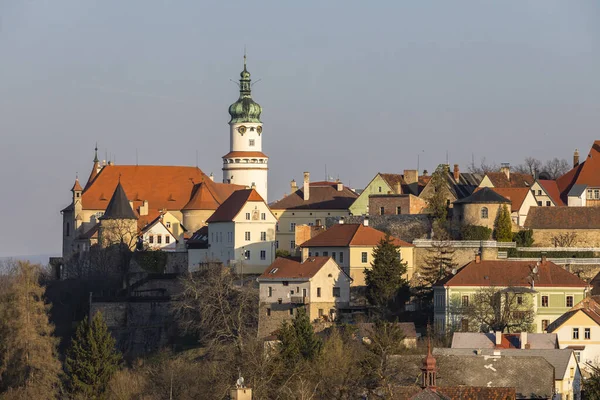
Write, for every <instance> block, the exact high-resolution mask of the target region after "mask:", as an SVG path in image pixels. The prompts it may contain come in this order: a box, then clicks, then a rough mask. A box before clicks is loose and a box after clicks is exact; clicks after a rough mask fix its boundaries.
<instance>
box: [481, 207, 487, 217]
mask: <svg viewBox="0 0 600 400" xmlns="http://www.w3.org/2000/svg"><path fill="white" fill-rule="evenodd" d="M487 218H488V209H487V207H481V219H487Z"/></svg>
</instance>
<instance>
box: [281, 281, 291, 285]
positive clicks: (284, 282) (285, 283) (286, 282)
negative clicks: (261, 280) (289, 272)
mask: <svg viewBox="0 0 600 400" xmlns="http://www.w3.org/2000/svg"><path fill="white" fill-rule="evenodd" d="M281 284H282V285H283V286H290V283H289V282H288V281H283V282H281Z"/></svg>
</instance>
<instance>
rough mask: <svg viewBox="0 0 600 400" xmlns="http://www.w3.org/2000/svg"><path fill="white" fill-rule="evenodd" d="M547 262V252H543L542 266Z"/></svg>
mask: <svg viewBox="0 0 600 400" xmlns="http://www.w3.org/2000/svg"><path fill="white" fill-rule="evenodd" d="M546 261H547V257H546V252H545V251H542V264H544V263H545V262H546Z"/></svg>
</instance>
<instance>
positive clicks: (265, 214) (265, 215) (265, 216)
mask: <svg viewBox="0 0 600 400" xmlns="http://www.w3.org/2000/svg"><path fill="white" fill-rule="evenodd" d="M260 219H261V220H263V221H264V220H266V219H267V213H260Z"/></svg>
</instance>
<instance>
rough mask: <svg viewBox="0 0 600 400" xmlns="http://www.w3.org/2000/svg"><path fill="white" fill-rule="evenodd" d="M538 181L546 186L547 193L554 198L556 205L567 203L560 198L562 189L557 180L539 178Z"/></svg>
mask: <svg viewBox="0 0 600 400" xmlns="http://www.w3.org/2000/svg"><path fill="white" fill-rule="evenodd" d="M538 182H539V184H540V186H541V187H542V188H544V190H545V191H546V194H548V196H549V197H550V198H551V199H552V201H553V202H554V205H556V206H557V207H558V206H564V205H565V203H564V202H563V201H562V199H561V198H560V191H559V189H558V184H557V183H556V181H551V180H545V179H539V180H538Z"/></svg>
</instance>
